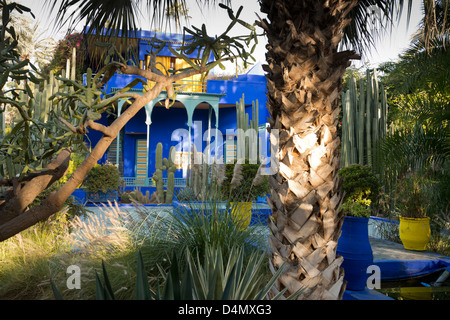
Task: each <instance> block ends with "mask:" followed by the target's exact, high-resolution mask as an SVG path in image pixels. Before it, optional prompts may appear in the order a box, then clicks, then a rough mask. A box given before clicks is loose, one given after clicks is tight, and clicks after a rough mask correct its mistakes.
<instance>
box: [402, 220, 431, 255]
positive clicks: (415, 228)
mask: <svg viewBox="0 0 450 320" xmlns="http://www.w3.org/2000/svg"><path fill="white" fill-rule="evenodd" d="M399 233H400V240H401V241H402V243H403V246H404V247H405V249H408V250H416V251H424V250H426V248H427V244H428V242H429V241H430V235H431V229H430V218H429V217H425V218H405V217H400V226H399Z"/></svg>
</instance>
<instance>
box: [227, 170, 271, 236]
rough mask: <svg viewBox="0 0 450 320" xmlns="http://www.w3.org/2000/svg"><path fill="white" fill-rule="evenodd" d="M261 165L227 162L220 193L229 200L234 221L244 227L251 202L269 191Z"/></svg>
mask: <svg viewBox="0 0 450 320" xmlns="http://www.w3.org/2000/svg"><path fill="white" fill-rule="evenodd" d="M261 170H262V165H260V164H250V163H242V164H241V163H235V164H227V165H226V167H225V180H224V182H223V184H222V194H223V195H224V196H226V197H227V199H228V200H229V201H230V206H231V214H232V216H233V217H235V221H236V222H238V223H240V224H242V226H241V228H243V229H246V228H247V227H248V226H249V225H250V222H251V218H252V211H251V210H252V204H253V201H256V200H257V199H258V197H261V196H265V195H266V194H267V193H268V192H269V186H268V180H267V176H265V175H263V174H262V172H261Z"/></svg>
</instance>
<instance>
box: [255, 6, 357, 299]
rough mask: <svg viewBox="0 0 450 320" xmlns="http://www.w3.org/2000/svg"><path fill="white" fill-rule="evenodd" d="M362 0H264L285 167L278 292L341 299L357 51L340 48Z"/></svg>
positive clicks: (276, 178)
mask: <svg viewBox="0 0 450 320" xmlns="http://www.w3.org/2000/svg"><path fill="white" fill-rule="evenodd" d="M357 3H358V1H357V0H349V1H345V0H342V1H341V0H335V1H330V0H327V1H325V0H304V1H298V0H275V1H274V0H262V1H261V11H262V12H264V13H266V14H267V19H268V20H269V21H267V20H266V19H264V20H262V21H259V25H260V26H261V27H262V28H263V29H264V30H265V31H266V33H267V38H268V45H267V49H268V52H267V54H266V58H267V62H268V65H266V66H264V67H265V71H266V72H267V73H268V74H267V95H268V103H267V106H268V109H269V112H270V115H271V123H270V130H271V131H272V130H278V134H279V141H278V143H279V151H278V154H277V158H278V161H279V165H280V166H279V171H278V173H276V174H274V175H273V176H270V178H269V183H270V188H271V197H270V201H269V203H270V205H271V207H272V214H273V218H272V219H271V220H270V221H269V227H270V229H271V237H270V241H269V242H270V248H271V258H270V265H271V268H272V272H276V270H278V268H280V267H281V265H282V264H283V263H284V262H286V265H285V269H284V272H283V274H282V275H281V277H280V278H279V280H278V283H277V285H276V287H274V288H273V291H274V293H276V292H277V291H280V290H282V289H284V288H287V292H286V295H289V294H292V293H294V292H296V291H297V290H298V289H300V288H305V289H304V291H303V292H302V293H301V295H300V296H299V298H301V299H311V300H312V299H314V300H317V299H333V300H334V299H340V298H342V295H343V292H344V290H345V283H344V280H343V277H344V272H343V269H342V268H341V267H340V265H341V263H342V260H343V258H342V257H340V256H337V255H336V246H337V241H338V239H339V236H340V229H341V225H342V222H343V216H342V214H340V213H339V211H338V209H339V207H340V204H341V201H342V194H341V191H340V180H339V178H338V170H339V161H340V151H339V144H340V139H339V137H338V135H337V123H338V114H339V111H340V108H339V98H340V93H341V90H342V76H343V74H344V72H345V69H346V68H347V67H348V66H349V65H350V62H349V60H350V59H353V58H357V56H356V55H355V53H354V52H353V51H343V52H338V44H339V42H340V40H341V38H342V31H343V29H344V28H345V26H346V25H348V23H349V22H350V19H346V16H347V15H348V13H349V11H350V10H351V9H352V8H354V7H355V5H356V4H357Z"/></svg>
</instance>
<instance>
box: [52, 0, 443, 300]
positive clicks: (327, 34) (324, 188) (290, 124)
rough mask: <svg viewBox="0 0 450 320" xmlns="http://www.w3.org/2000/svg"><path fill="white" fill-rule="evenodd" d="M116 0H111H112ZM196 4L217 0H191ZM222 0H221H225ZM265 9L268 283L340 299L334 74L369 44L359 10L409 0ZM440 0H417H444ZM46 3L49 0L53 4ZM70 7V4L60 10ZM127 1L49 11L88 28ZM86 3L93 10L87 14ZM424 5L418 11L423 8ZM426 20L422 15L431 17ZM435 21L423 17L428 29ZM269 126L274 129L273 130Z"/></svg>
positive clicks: (125, 10)
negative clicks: (272, 162) (270, 139)
mask: <svg viewBox="0 0 450 320" xmlns="http://www.w3.org/2000/svg"><path fill="white" fill-rule="evenodd" d="M113 2H114V3H117V5H111V4H112V3H113ZM196 2H197V3H198V4H203V3H212V4H214V3H215V2H216V1H200V0H198V1H196ZM227 2H230V1H227ZM259 2H260V4H261V11H262V12H263V13H265V14H267V19H264V20H260V21H259V22H258V24H259V26H260V27H262V29H264V31H265V32H266V36H267V39H268V46H267V53H266V58H267V65H266V66H265V70H266V71H267V82H268V84H267V95H268V109H269V112H270V115H271V123H270V124H271V125H270V130H271V133H272V134H275V132H278V136H279V141H278V144H279V151H278V153H277V154H276V158H277V160H278V162H279V171H278V172H277V173H276V174H274V175H273V176H271V177H270V188H271V199H270V204H271V206H272V213H273V219H272V220H270V221H269V226H270V229H271V231H272V235H271V237H270V248H271V258H270V266H271V268H272V269H273V272H276V271H277V269H279V268H280V266H281V265H282V264H283V263H286V264H285V265H286V268H285V269H284V272H283V274H282V276H281V277H280V278H279V281H278V284H277V287H274V291H275V292H276V291H281V290H282V289H284V288H287V289H288V290H287V292H286V294H287V295H290V294H292V293H294V292H296V291H297V290H298V289H299V288H302V287H305V288H306V290H304V291H303V292H302V295H301V297H303V298H304V299H339V298H341V297H342V294H343V292H344V289H345V284H344V281H343V276H344V274H343V271H342V269H341V268H340V265H341V262H342V258H341V257H338V256H337V255H336V245H337V241H338V238H339V234H340V226H341V224H342V221H343V216H342V214H340V213H339V207H340V203H341V200H342V194H341V191H340V182H339V178H338V174H337V173H338V169H339V160H340V156H339V143H340V141H339V138H338V136H337V133H336V131H337V130H336V125H337V116H338V113H339V97H340V93H341V90H342V76H343V74H344V72H345V70H346V68H347V67H348V66H349V65H350V60H352V59H358V58H359V55H358V54H356V51H353V50H343V48H345V47H347V48H352V49H354V50H358V52H359V53H363V52H364V49H367V48H368V47H369V46H370V45H373V44H374V41H375V36H376V34H374V33H372V30H371V28H370V26H369V25H368V24H367V21H368V19H367V18H368V10H369V9H374V8H375V9H377V10H378V9H379V10H380V12H381V14H382V15H383V16H384V17H385V18H386V20H385V21H388V22H389V23H392V22H393V21H394V20H395V17H396V16H400V15H399V14H398V13H399V12H401V10H402V9H403V8H404V7H405V5H406V4H408V13H410V9H411V6H412V0H408V1H404V0H397V1H395V0H359V1H358V0H303V1H299V0H260V1H259ZM448 2H449V1H448V0H435V1H425V0H424V4H426V5H427V8H432V7H428V5H429V4H430V3H434V4H435V5H437V4H442V5H443V6H445V7H446V6H448ZM145 3H146V4H147V6H148V8H151V9H150V10H153V13H154V16H155V17H159V18H161V17H162V16H163V14H164V12H165V11H164V9H165V8H166V7H168V6H169V5H170V4H174V5H175V7H176V5H178V4H179V3H182V4H185V3H186V1H184V0H179V1H178V0H172V1H169V0H166V1H161V0H159V1H157V0H154V1H150V0H148V1H146V2H145ZM53 8H55V5H53ZM69 8H77V9H76V10H75V11H74V12H73V13H72V14H71V15H68V14H67V13H68V12H69ZM136 8H137V6H136V3H135V1H131V0H130V1H123V0H117V1H113V0H110V1H95V0H91V1H81V0H79V1H69V0H63V1H62V3H61V5H60V6H59V9H58V21H60V22H65V21H68V19H72V18H73V19H74V21H81V20H83V19H85V18H86V19H87V20H86V24H87V25H90V26H91V27H93V28H94V29H95V28H96V27H99V26H103V25H104V23H103V21H105V19H108V18H112V19H116V21H117V23H116V24H115V25H117V26H120V27H121V29H122V30H135V29H136V25H135V19H134V17H133V14H134V13H135V12H136ZM91 12H95V13H96V14H95V15H93V14H91ZM432 13H433V11H432V10H429V11H428V13H427V15H428V16H429V17H432ZM430 21H431V20H430ZM431 30H434V31H436V30H437V28H436V25H434V24H433V23H430V24H429V30H428V31H431ZM272 136H273V135H272Z"/></svg>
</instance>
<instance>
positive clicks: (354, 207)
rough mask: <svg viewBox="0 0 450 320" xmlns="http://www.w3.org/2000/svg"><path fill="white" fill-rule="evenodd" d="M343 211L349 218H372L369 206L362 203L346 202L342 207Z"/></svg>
mask: <svg viewBox="0 0 450 320" xmlns="http://www.w3.org/2000/svg"><path fill="white" fill-rule="evenodd" d="M341 209H342V211H344V213H345V214H346V215H348V216H351V217H363V218H369V217H370V209H369V207H368V206H366V205H364V204H363V203H361V202H357V201H356V202H355V201H351V200H349V199H348V200H346V201H345V202H344V203H343V204H342V207H341Z"/></svg>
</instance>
